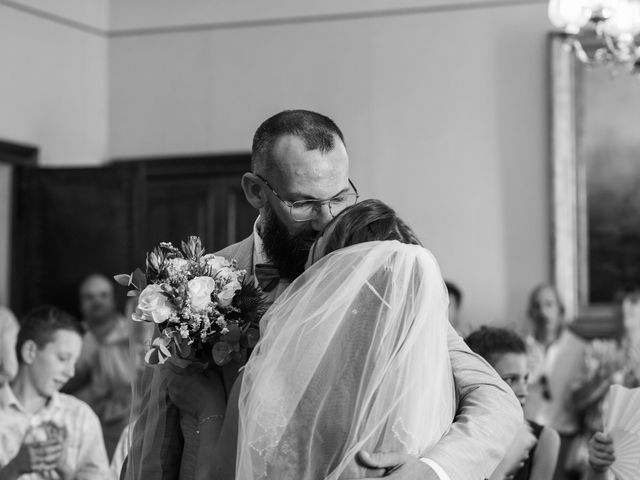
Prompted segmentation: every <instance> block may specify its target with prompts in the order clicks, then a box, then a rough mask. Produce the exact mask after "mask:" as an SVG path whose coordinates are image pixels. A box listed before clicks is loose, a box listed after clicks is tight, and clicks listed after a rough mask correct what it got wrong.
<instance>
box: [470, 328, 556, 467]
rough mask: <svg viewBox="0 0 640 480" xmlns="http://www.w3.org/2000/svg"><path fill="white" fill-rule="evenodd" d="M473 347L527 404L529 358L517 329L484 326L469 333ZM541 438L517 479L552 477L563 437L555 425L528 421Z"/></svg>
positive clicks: (522, 403)
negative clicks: (513, 330)
mask: <svg viewBox="0 0 640 480" xmlns="http://www.w3.org/2000/svg"><path fill="white" fill-rule="evenodd" d="M465 341H466V342H467V345H469V348H471V350H473V351H474V352H475V353H477V354H478V355H480V356H481V357H483V358H484V359H485V360H487V362H489V363H490V364H491V366H492V367H493V368H494V369H495V370H496V371H497V372H498V375H500V377H501V378H502V379H503V380H504V381H505V382H506V383H507V385H509V386H510V387H511V389H512V390H513V393H515V394H516V397H518V400H519V401H520V405H522V407H524V406H525V404H526V401H527V386H528V378H529V371H528V359H527V348H526V345H525V343H524V341H523V340H522V339H521V338H520V337H519V336H518V335H517V334H516V333H514V332H512V331H510V330H506V329H503V328H490V327H482V328H480V329H479V330H477V331H475V332H473V333H472V334H471V335H469V336H468V337H467V338H466V340H465ZM528 423H529V426H530V427H531V430H532V433H533V434H534V436H535V437H536V438H537V439H538V442H537V444H535V445H534V446H533V448H531V450H530V451H529V454H528V457H527V458H526V460H525V462H524V464H523V465H522V466H521V468H520V469H519V470H517V471H516V472H514V476H513V478H514V479H516V480H549V479H550V478H551V477H552V476H553V472H554V470H555V466H556V462H557V459H558V449H559V448H560V437H559V436H558V433H557V432H556V431H555V430H553V429H552V428H549V427H545V426H542V425H539V424H537V423H535V422H532V421H528Z"/></svg>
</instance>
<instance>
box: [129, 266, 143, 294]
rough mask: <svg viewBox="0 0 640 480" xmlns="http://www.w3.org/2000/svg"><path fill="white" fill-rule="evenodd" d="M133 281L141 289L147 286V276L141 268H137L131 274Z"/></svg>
mask: <svg viewBox="0 0 640 480" xmlns="http://www.w3.org/2000/svg"><path fill="white" fill-rule="evenodd" d="M131 281H132V283H133V285H134V286H135V287H136V288H137V289H138V290H140V291H142V290H144V289H145V288H147V276H146V275H145V274H144V272H143V271H142V270H140V269H139V268H136V269H135V270H134V272H133V273H132V274H131Z"/></svg>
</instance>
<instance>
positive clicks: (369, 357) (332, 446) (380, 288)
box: [237, 241, 454, 480]
mask: <svg viewBox="0 0 640 480" xmlns="http://www.w3.org/2000/svg"><path fill="white" fill-rule="evenodd" d="M446 310H447V295H446V291H445V288H444V283H443V281H442V278H441V276H440V272H439V268H438V266H437V263H436V261H435V259H434V258H433V256H432V255H431V254H430V253H429V252H427V251H426V250H425V249H423V248H422V247H419V246H416V245H404V244H401V243H399V242H396V241H391V242H389V241H385V242H369V243H364V244H359V245H354V246H351V247H349V248H346V249H341V250H338V251H336V252H334V253H332V254H331V255H328V256H327V257H325V258H323V259H322V260H321V261H320V262H318V263H317V264H315V265H314V266H313V267H312V268H311V269H310V270H309V271H307V272H306V273H305V274H304V275H303V276H302V277H300V278H299V279H297V280H296V281H295V282H294V283H293V284H292V285H291V287H290V288H289V289H288V291H287V292H285V293H284V294H283V296H281V297H280V299H278V301H276V303H275V304H274V305H273V307H272V308H271V309H270V311H269V312H268V313H267V315H266V317H265V320H264V325H266V328H265V331H264V332H263V339H262V340H261V342H260V344H259V346H258V348H257V349H256V351H255V352H254V354H253V355H252V357H251V360H250V362H249V363H248V364H247V367H246V370H245V377H244V381H243V385H242V393H241V396H240V438H239V444H238V445H239V451H238V463H237V478H241V479H251V478H256V479H257V478H281V479H288V478H291V479H296V480H304V479H309V480H312V479H313V480H315V479H319V478H328V479H339V478H348V477H363V476H365V472H364V470H362V469H361V468H360V467H358V466H357V464H356V461H355V455H356V453H357V452H358V451H359V450H368V451H405V452H407V453H411V454H415V455H419V454H421V453H423V452H424V450H425V449H427V448H428V447H430V446H431V445H433V444H435V443H436V442H437V440H439V438H440V437H441V436H442V435H443V434H444V433H445V432H446V430H447V429H448V426H449V425H450V423H451V421H452V419H453V408H454V389H453V379H452V374H451V367H450V364H449V356H448V351H447V342H446V332H447V325H448V323H447V314H446ZM374 473H375V472H374ZM379 473H380V474H381V473H382V472H379ZM366 474H367V476H372V472H371V471H368V472H366Z"/></svg>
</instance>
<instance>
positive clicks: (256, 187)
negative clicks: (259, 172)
mask: <svg viewBox="0 0 640 480" xmlns="http://www.w3.org/2000/svg"><path fill="white" fill-rule="evenodd" d="M242 190H244V196H245V197H247V201H248V202H249V203H250V204H251V206H252V207H253V208H255V209H256V210H260V209H261V208H263V207H264V206H265V205H266V203H267V196H266V194H265V192H264V190H263V188H262V184H261V183H260V180H259V179H258V177H256V176H255V175H254V174H253V173H249V172H247V173H245V174H244V175H243V176H242Z"/></svg>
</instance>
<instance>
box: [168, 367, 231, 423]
mask: <svg viewBox="0 0 640 480" xmlns="http://www.w3.org/2000/svg"><path fill="white" fill-rule="evenodd" d="M167 390H168V394H169V398H170V399H171V401H172V402H173V404H174V405H176V407H178V409H179V410H180V411H181V412H184V413H187V414H190V415H193V416H194V417H196V418H205V417H207V416H209V415H217V414H223V413H224V409H225V394H224V386H223V385H222V380H221V379H220V376H219V375H218V373H217V372H215V371H212V370H208V371H206V372H205V373H184V374H179V375H172V376H171V380H170V381H169V384H168V386H167Z"/></svg>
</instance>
